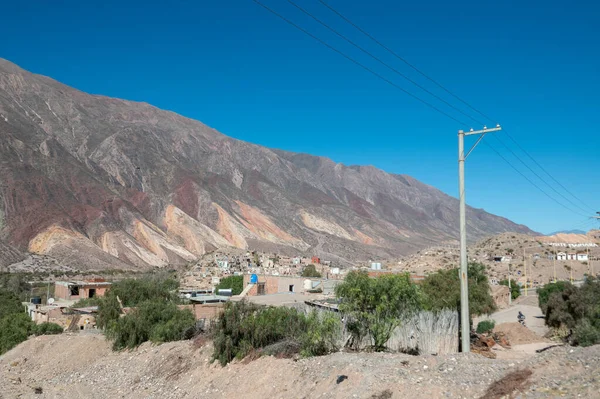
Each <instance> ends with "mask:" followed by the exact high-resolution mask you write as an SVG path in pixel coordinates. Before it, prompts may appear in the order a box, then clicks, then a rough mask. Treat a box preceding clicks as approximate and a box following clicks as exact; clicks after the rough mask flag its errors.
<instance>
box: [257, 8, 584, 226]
mask: <svg viewBox="0 0 600 399" xmlns="http://www.w3.org/2000/svg"><path fill="white" fill-rule="evenodd" d="M252 1H254V2H255V3H256V4H258V5H260V6H261V7H263V8H264V9H266V10H267V11H269V12H270V13H272V14H274V15H275V16H277V17H278V18H280V19H282V20H283V21H285V22H287V23H288V24H289V25H291V26H293V27H294V28H296V29H298V30H299V31H301V32H302V33H304V34H306V35H307V36H309V37H311V38H313V39H314V40H316V41H317V42H319V43H321V44H322V45H324V46H325V47H327V48H329V49H330V50H332V51H334V52H336V53H338V54H339V55H341V56H342V57H344V58H346V59H347V60H348V61H350V62H352V63H353V64H355V65H358V66H359V67H361V68H363V69H364V70H366V71H367V72H369V73H371V74H372V75H375V76H376V77H377V78H379V79H381V80H383V81H384V82H386V83H388V84H390V85H391V86H393V87H395V88H397V89H398V90H400V91H402V92H404V93H406V94H408V95H409V96H410V97H412V98H414V99H416V100H417V101H419V102H421V103H423V104H425V105H426V106H428V107H429V108H431V109H433V110H434V111H436V112H438V113H440V114H441V115H444V116H446V117H447V118H449V119H451V120H453V121H455V122H457V123H459V124H461V125H463V126H468V124H467V123H465V122H463V121H461V120H459V119H457V118H455V117H453V116H452V115H450V114H448V113H446V112H444V111H442V110H441V109H439V108H438V107H436V106H435V105H433V104H431V103H429V102H428V101H426V100H423V99H422V98H420V97H418V96H417V95H415V94H413V93H411V92H409V91H408V90H406V89H404V88H402V87H401V86H398V85H397V84H396V83H394V82H392V81H391V80H389V79H387V78H386V77H384V76H382V75H381V74H379V73H377V72H375V71H373V70H372V69H370V68H369V67H367V66H365V65H364V64H361V63H360V62H359V61H356V60H355V59H354V58H352V57H350V56H348V55H346V54H345V53H343V52H342V51H340V50H338V49H337V48H335V47H333V46H332V45H330V44H329V43H327V42H325V41H324V40H322V39H320V38H318V37H317V36H315V35H314V34H312V33H310V32H308V31H307V30H306V29H304V28H302V27H301V26H299V25H297V24H296V23H294V22H293V21H291V20H289V19H288V18H286V17H284V16H283V15H281V14H280V13H278V12H277V11H275V10H273V9H272V8H270V7H268V6H266V5H265V4H263V3H261V2H260V1H258V0H252ZM288 1H289V0H288ZM290 3H291V4H293V5H295V4H294V3H293V2H292V1H290ZM296 7H297V8H300V7H299V6H296ZM315 19H316V18H315ZM332 30H333V29H332ZM334 32H335V31H334ZM335 33H337V32H335ZM374 58H376V57H374ZM409 81H410V80H409ZM488 119H491V118H488ZM479 123H480V122H479ZM501 142H502V141H501ZM502 143H503V142H502ZM484 144H486V145H487V146H488V147H490V148H491V149H492V150H493V151H494V152H495V153H496V154H497V155H498V156H499V157H500V158H502V160H504V161H505V162H506V163H507V164H508V165H509V166H510V167H511V168H513V169H514V170H515V171H516V172H517V173H518V174H519V175H521V176H522V177H523V178H525V179H526V180H527V181H528V182H529V183H530V184H531V185H533V186H534V187H536V188H537V189H538V190H539V191H541V192H542V193H543V194H544V195H546V196H547V197H548V198H550V199H551V200H553V201H554V202H556V203H557V204H559V205H560V206H562V207H564V208H565V209H567V210H569V211H571V212H573V213H577V214H579V215H582V214H581V213H579V212H578V211H576V210H573V209H571V208H569V207H568V206H566V205H564V204H563V203H562V202H560V201H558V200H557V199H555V198H554V197H552V196H550V195H549V194H548V193H547V192H546V191H545V190H543V189H542V188H541V187H539V186H538V185H537V184H535V183H534V182H533V181H532V180H531V179H529V178H528V177H527V176H526V175H524V174H523V173H522V172H521V171H520V170H519V169H517V168H516V167H515V166H514V165H513V164H512V163H511V162H510V161H509V160H507V159H506V158H505V157H504V156H502V155H501V154H500V153H499V152H498V151H496V149H494V148H493V147H492V146H490V145H489V144H487V143H486V142H484ZM503 145H504V146H505V147H506V148H507V149H508V150H509V151H511V152H512V153H513V155H514V156H515V157H517V159H519V160H520V161H521V163H523V164H524V165H525V166H526V167H527V168H528V169H529V170H531V171H532V172H533V173H534V174H535V175H536V176H537V177H538V178H540V179H541V177H540V176H539V175H537V173H535V172H534V171H533V170H532V169H531V168H530V167H529V166H528V165H527V164H525V163H524V162H523V161H522V160H521V159H520V158H519V157H518V155H516V154H515V153H514V152H513V151H512V150H510V148H508V147H507V146H506V145H505V144H504V143H503ZM541 180H542V181H543V182H544V183H545V184H547V185H549V186H550V188H552V189H554V188H553V187H552V186H551V185H550V184H549V183H547V182H546V181H545V180H543V179H541ZM559 194H560V193H559ZM586 212H587V211H586ZM583 216H585V215H583Z"/></svg>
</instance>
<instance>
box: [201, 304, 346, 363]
mask: <svg viewBox="0 0 600 399" xmlns="http://www.w3.org/2000/svg"><path fill="white" fill-rule="evenodd" d="M340 333H341V322H340V320H339V317H335V315H326V314H324V315H317V314H315V313H310V314H309V315H308V316H306V315H304V314H303V313H301V312H299V311H298V310H296V309H293V308H287V307H261V306H258V305H255V304H252V303H248V302H247V301H240V302H228V303H227V304H226V305H225V309H224V312H223V313H222V314H221V315H220V316H219V319H218V320H217V323H216V325H215V327H214V331H213V347H214V353H213V360H217V361H219V363H221V365H225V364H227V363H229V362H230V361H232V360H233V359H236V358H237V359H242V358H244V357H246V356H247V355H249V354H250V353H253V352H258V353H265V354H271V355H280V356H291V355H292V354H293V353H298V352H301V353H302V354H303V355H305V356H314V355H322V354H326V353H330V352H332V351H335V350H337V348H338V347H337V342H338V339H339V334H340Z"/></svg>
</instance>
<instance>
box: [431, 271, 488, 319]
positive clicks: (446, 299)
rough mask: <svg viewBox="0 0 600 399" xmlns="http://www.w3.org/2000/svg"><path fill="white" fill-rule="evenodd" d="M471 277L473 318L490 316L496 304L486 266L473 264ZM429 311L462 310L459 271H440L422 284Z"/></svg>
mask: <svg viewBox="0 0 600 399" xmlns="http://www.w3.org/2000/svg"><path fill="white" fill-rule="evenodd" d="M468 275H469V313H470V315H471V317H472V316H478V315H482V314H490V313H492V312H494V311H495V310H496V303H495V302H494V299H493V298H492V295H491V293H490V285H489V283H488V278H487V276H486V274H485V266H484V265H482V264H481V263H476V262H471V263H469V266H468ZM421 287H422V290H423V292H424V294H425V297H426V300H425V304H426V308H427V309H428V310H433V311H436V310H442V309H456V310H458V309H459V308H460V276H459V269H451V270H440V271H438V272H436V273H433V274H430V275H429V276H427V277H426V278H425V280H424V281H423V283H422V284H421Z"/></svg>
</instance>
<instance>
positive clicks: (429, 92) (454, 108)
mask: <svg viewBox="0 0 600 399" xmlns="http://www.w3.org/2000/svg"><path fill="white" fill-rule="evenodd" d="M287 1H288V3H290V4H291V5H293V6H294V7H296V8H297V9H298V10H300V11H302V12H303V13H304V14H306V15H308V16H309V17H311V18H312V19H314V20H315V21H317V22H318V23H319V24H321V25H322V26H324V27H325V28H327V29H328V30H329V31H331V32H333V33H335V34H336V35H337V36H338V37H340V38H341V39H343V40H345V41H346V42H348V43H350V44H351V45H352V46H354V47H356V48H357V49H359V50H360V51H362V52H363V53H365V54H366V55H368V56H369V57H371V58H373V59H374V60H375V61H377V62H379V63H380V64H382V65H384V66H385V67H387V68H388V69H390V70H391V71H393V72H394V73H396V74H397V75H400V76H402V77H403V78H404V79H406V80H407V81H409V82H410V83H412V84H413V85H415V86H417V87H418V88H419V89H421V90H423V91H424V92H425V93H427V94H429V95H430V96H432V97H434V98H435V99H437V100H439V101H441V102H442V103H444V104H446V105H447V106H448V107H450V108H452V109H453V110H455V111H457V112H459V113H460V114H462V115H463V116H466V117H467V118H469V119H471V120H472V121H473V122H476V123H478V124H480V125H485V123H484V122H481V121H480V120H477V119H475V118H473V117H472V116H471V115H469V114H467V113H466V112H464V111H463V110H461V109H460V108H458V107H455V106H454V105H452V104H451V103H449V102H448V101H446V100H444V99H443V98H442V97H440V96H438V95H437V94H435V93H433V92H432V91H430V90H429V89H427V88H426V87H423V86H422V85H420V84H419V83H418V82H416V81H414V80H413V79H411V78H409V77H408V76H406V75H405V74H403V73H402V72H400V71H399V70H397V69H396V68H394V67H393V66H391V65H390V64H388V63H386V62H385V61H383V60H382V59H381V58H379V57H377V56H375V55H374V54H373V53H371V52H369V51H368V50H366V49H364V48H363V47H361V46H359V45H358V44H356V43H355V42H354V41H352V40H350V39H348V37H346V36H345V35H343V34H342V33H340V32H338V31H337V30H335V29H334V28H332V27H331V26H329V25H327V24H326V23H325V22H323V21H322V20H320V19H319V18H317V17H316V16H314V15H313V14H311V13H310V12H309V11H307V10H306V9H304V8H302V7H300V6H299V5H298V4H296V3H294V2H293V1H292V0H287Z"/></svg>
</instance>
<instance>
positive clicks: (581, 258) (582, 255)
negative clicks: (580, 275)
mask: <svg viewBox="0 0 600 399" xmlns="http://www.w3.org/2000/svg"><path fill="white" fill-rule="evenodd" d="M577 260H578V261H580V262H587V260H588V254H586V253H585V252H582V253H579V254H577Z"/></svg>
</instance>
